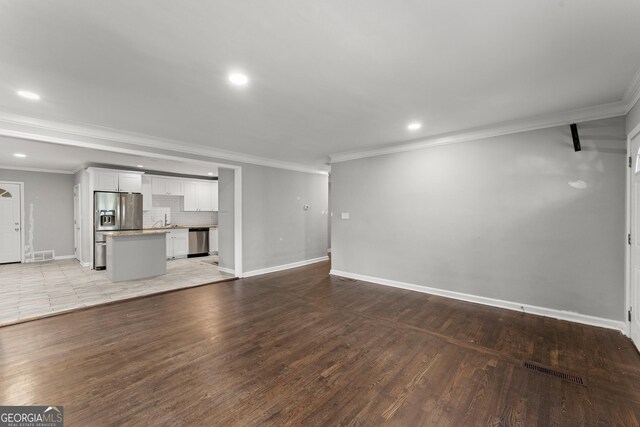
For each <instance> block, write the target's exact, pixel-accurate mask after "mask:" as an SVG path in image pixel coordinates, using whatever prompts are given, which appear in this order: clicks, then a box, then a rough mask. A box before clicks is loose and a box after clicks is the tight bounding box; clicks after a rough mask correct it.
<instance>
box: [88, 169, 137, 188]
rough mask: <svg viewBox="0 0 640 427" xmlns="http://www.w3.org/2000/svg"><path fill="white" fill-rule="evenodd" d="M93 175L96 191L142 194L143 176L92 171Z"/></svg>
mask: <svg viewBox="0 0 640 427" xmlns="http://www.w3.org/2000/svg"><path fill="white" fill-rule="evenodd" d="M90 171H91V172H92V173H93V190H94V191H119V192H123V193H141V192H142V174H141V173H136V172H120V171H110V170H106V169H90Z"/></svg>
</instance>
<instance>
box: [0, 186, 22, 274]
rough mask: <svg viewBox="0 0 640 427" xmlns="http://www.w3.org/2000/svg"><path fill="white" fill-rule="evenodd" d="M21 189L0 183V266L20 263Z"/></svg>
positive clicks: (20, 187)
mask: <svg viewBox="0 0 640 427" xmlns="http://www.w3.org/2000/svg"><path fill="white" fill-rule="evenodd" d="M22 187H23V184H22V183H19V182H0V264H6V263H11V262H21V261H22Z"/></svg>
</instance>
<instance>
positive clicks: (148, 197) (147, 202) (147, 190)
mask: <svg viewBox="0 0 640 427" xmlns="http://www.w3.org/2000/svg"><path fill="white" fill-rule="evenodd" d="M151 208H153V192H152V191H151V177H148V176H144V175H143V176H142V210H143V211H150V210H151Z"/></svg>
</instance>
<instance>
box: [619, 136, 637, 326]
mask: <svg viewBox="0 0 640 427" xmlns="http://www.w3.org/2000/svg"><path fill="white" fill-rule="evenodd" d="M639 134H640V124H638V125H637V126H636V127H635V128H633V129H632V130H631V132H629V133H628V134H627V159H628V158H629V157H631V158H632V159H634V158H636V157H637V156H638V154H639V153H632V152H631V140H632V139H633V138H635V137H636V136H638V135H639ZM635 163H636V162H632V164H635ZM626 169H627V180H626V184H627V191H626V209H625V213H626V218H625V231H626V233H625V234H626V236H625V239H626V238H627V236H629V235H630V234H631V221H632V212H631V187H632V182H631V180H632V179H633V175H634V171H633V168H632V167H627V168H626ZM634 232H635V233H636V234H637V235H638V238H640V230H634ZM624 259H625V268H624V270H625V274H624V282H625V292H624V294H625V295H624V307H623V316H624V324H625V327H624V331H623V332H624V334H625V335H626V336H628V337H631V322H630V321H629V318H628V317H627V316H628V310H629V309H630V308H631V268H632V267H633V266H632V264H631V245H629V244H625V257H624ZM636 310H640V307H636Z"/></svg>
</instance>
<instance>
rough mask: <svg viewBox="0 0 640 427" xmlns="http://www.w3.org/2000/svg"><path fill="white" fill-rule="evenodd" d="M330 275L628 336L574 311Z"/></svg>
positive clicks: (616, 324) (623, 328)
mask: <svg viewBox="0 0 640 427" xmlns="http://www.w3.org/2000/svg"><path fill="white" fill-rule="evenodd" d="M329 274H332V275H334V276H340V277H346V278H349V279H355V280H362V281H364V282H371V283H375V284H378V285H384V286H391V287H394V288H400V289H407V290H410V291H416V292H422V293H425V294H432V295H438V296H442V297H447V298H453V299H457V300H462V301H468V302H473V303H477V304H484V305H490V306H493V307H499V308H506V309H508V310H514V311H520V312H523V313H529V314H537V315H539V316H545V317H551V318H554V319H560V320H568V321H569V322H576V323H583V324H585V325H591V326H598V327H601V328H607V329H615V330H618V331H620V332H622V333H623V334H625V335H627V333H628V332H627V325H626V323H625V322H623V321H619V320H612V319H605V318H602V317H595V316H589V315H586V314H580V313H576V312H573V311H564V310H556V309H553V308H546V307H538V306H535V305H529V304H521V303H517V302H513V301H504V300H499V299H494V298H487V297H481V296H477V295H471V294H465V293H461V292H454V291H447V290H445V289H438V288H431V287H428V286H420V285H415V284H412V283H405V282H397V281H395V280H388V279H380V278H378V277H371V276H364V275H362V274H355V273H348V272H345V271H339V270H333V269H332V270H331V271H330V272H329Z"/></svg>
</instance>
